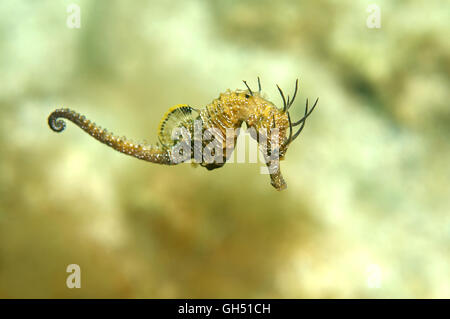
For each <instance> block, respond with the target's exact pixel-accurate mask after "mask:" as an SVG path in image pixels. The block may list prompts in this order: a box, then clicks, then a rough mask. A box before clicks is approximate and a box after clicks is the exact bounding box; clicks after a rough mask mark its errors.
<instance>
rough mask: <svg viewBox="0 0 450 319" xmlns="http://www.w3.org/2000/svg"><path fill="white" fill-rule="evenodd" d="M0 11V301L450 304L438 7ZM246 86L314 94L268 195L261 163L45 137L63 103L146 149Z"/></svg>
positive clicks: (101, 4)
mask: <svg viewBox="0 0 450 319" xmlns="http://www.w3.org/2000/svg"><path fill="white" fill-rule="evenodd" d="M71 4H76V5H78V6H79V8H80V18H81V20H80V21H81V25H80V28H69V27H68V25H67V21H68V19H69V17H70V16H71V14H72V12H68V7H69V6H70V5H71ZM370 4H376V5H378V7H379V9H380V11H379V12H380V17H381V20H380V21H381V27H380V28H369V27H368V26H367V20H368V18H369V17H370V15H371V13H370V12H368V11H367V8H368V6H369V5H370ZM0 16H1V18H0V83H1V87H0V147H1V152H0V176H1V177H0V181H1V182H0V298H450V287H449V283H450V214H449V213H450V196H449V194H450V193H449V186H450V183H449V181H450V147H449V137H450V105H449V101H450V93H449V92H450V90H449V87H450V77H449V75H450V41H449V40H448V34H449V31H450V22H449V21H450V2H448V1H444V0H442V1H418V0H415V1H413V0H412V1H395V2H394V1H381V0H376V1H358V2H355V1H350V0H347V1H336V0H320V1H309V2H306V1H294V0H280V1H269V0H240V1H237V0H231V1H219V0H210V1H207V0H188V1H174V0H170V1H133V2H130V1H128V2H127V1H119V0H117V1H105V0H102V1H87V0H84V1H82V0H72V1H49V0H48V1H16V0H14V1H13V0H5V1H1V2H0ZM258 76H259V77H261V82H262V88H263V91H264V93H265V94H266V95H267V97H268V98H269V99H270V100H271V101H273V102H274V103H275V104H276V105H278V106H280V105H282V104H281V98H280V95H279V93H278V91H277V88H276V86H275V84H279V85H280V87H281V88H283V89H284V90H285V92H287V93H290V92H292V90H293V88H294V83H295V79H296V78H299V79H300V91H299V94H298V96H297V100H296V103H295V104H294V105H293V107H292V111H291V114H292V116H293V119H299V118H300V117H301V116H302V114H303V112H304V107H305V101H306V98H309V100H310V101H311V100H315V99H316V98H317V97H319V98H320V101H319V105H318V107H317V108H316V110H315V111H314V113H313V114H312V116H311V117H310V118H309V120H308V122H307V123H306V126H305V129H304V130H303V132H302V134H301V135H300V137H299V138H298V139H297V140H296V141H295V143H293V144H292V146H291V147H290V148H289V151H288V153H287V155H286V159H285V160H284V161H283V162H282V163H281V169H282V172H283V175H284V178H285V179H286V182H287V184H288V188H287V189H286V190H284V191H282V192H277V191H276V190H275V189H274V188H273V187H272V186H271V185H270V180H269V177H268V176H267V175H265V174H261V173H260V168H261V167H262V166H263V165H262V164H260V163H246V164H238V163H235V164H226V165H225V166H224V167H223V168H221V169H217V170H213V171H207V170H206V169H204V168H201V167H198V168H193V167H191V165H189V164H183V165H178V166H173V167H169V166H158V165H155V164H151V163H147V162H144V161H139V160H137V159H134V158H131V157H128V156H125V155H123V154H119V153H117V152H115V151H113V150H112V149H110V148H108V147H106V146H105V145H103V144H100V143H99V142H97V141H95V140H94V139H93V138H91V137H90V136H88V135H87V134H85V133H84V132H82V131H81V130H80V129H79V128H78V127H76V126H75V125H73V124H72V123H69V122H68V123H67V129H66V131H65V132H64V133H62V134H55V133H54V132H52V131H51V130H50V129H49V127H48V125H47V117H48V115H49V114H50V113H51V112H52V111H53V110H54V109H56V108H61V107H68V108H71V109H74V110H76V111H78V112H80V113H82V114H85V115H86V116H87V117H88V118H89V119H91V120H93V121H95V122H96V123H98V124H99V125H102V126H103V127H106V128H108V130H110V131H113V132H114V133H116V134H118V135H119V136H122V135H125V136H127V137H129V138H131V139H136V140H141V139H146V140H147V141H149V142H156V141H157V134H156V131H157V126H158V123H159V120H160V118H161V117H162V116H163V114H164V113H165V112H166V111H167V109H168V108H169V107H171V106H173V105H175V104H179V103H186V104H189V105H192V106H196V107H203V106H205V105H206V104H208V103H210V102H211V101H212V100H213V99H214V98H216V97H218V95H219V94H220V93H221V92H224V91H226V90H227V89H232V90H235V89H238V88H239V89H244V88H245V87H244V84H243V83H242V80H247V81H248V83H249V85H251V86H252V87H256V83H257V82H256V79H257V77H258ZM243 138H244V137H243ZM243 142H244V143H245V138H244V140H243ZM249 143H251V142H249ZM69 264H78V265H79V266H80V268H81V284H82V287H81V288H80V289H69V288H68V287H67V286H66V278H67V276H68V275H69V273H67V272H66V267H67V265H69Z"/></svg>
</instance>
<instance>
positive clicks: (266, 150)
mask: <svg viewBox="0 0 450 319" xmlns="http://www.w3.org/2000/svg"><path fill="white" fill-rule="evenodd" d="M244 83H245V82H244ZM245 84H246V83H245ZM258 84H259V88H260V89H259V91H258V92H253V91H252V90H251V89H250V88H249V87H248V86H247V88H248V89H247V90H236V91H230V90H227V91H226V92H224V93H222V94H220V96H219V97H218V98H216V99H214V100H213V101H212V102H211V103H210V104H208V105H207V106H206V107H205V108H203V109H201V110H198V109H195V108H193V107H191V106H189V105H186V104H179V105H176V106H174V107H172V108H170V109H169V110H168V112H167V113H166V114H165V115H164V117H163V118H162V120H161V122H160V125H159V128H158V138H159V143H157V144H155V145H147V144H144V143H134V142H131V141H129V140H128V139H126V138H120V137H117V136H115V135H114V134H113V133H110V132H108V131H107V130H106V129H102V128H101V127H99V126H97V125H96V124H95V123H93V122H91V121H89V120H88V119H86V118H85V116H83V115H81V114H79V113H77V112H75V111H72V110H70V109H57V110H55V111H54V112H52V113H51V114H50V116H49V117H48V124H49V126H50V128H51V129H52V130H53V131H55V132H62V131H63V130H64V129H65V123H64V121H63V120H61V119H59V118H65V119H68V120H69V121H71V122H73V123H74V124H76V125H77V126H79V127H80V128H81V129H82V130H84V131H85V132H86V133H88V134H89V135H91V136H92V137H94V138H95V139H96V140H98V141H100V142H102V143H104V144H106V145H108V146H110V147H112V148H113V149H115V150H116V151H118V152H121V153H124V154H127V155H130V156H133V157H136V158H138V159H142V160H145V161H148V162H152V163H157V164H165V165H176V164H178V163H179V162H180V161H179V160H178V159H177V156H175V153H174V147H175V146H176V145H177V142H179V140H177V139H174V138H173V136H172V132H173V129H175V128H179V129H185V131H186V132H187V133H188V134H189V136H190V137H193V136H194V135H195V134H196V131H195V129H196V127H195V125H197V124H196V123H199V125H200V131H201V136H203V133H204V132H205V131H206V130H208V129H212V128H213V129H215V130H216V132H220V134H219V135H220V136H222V137H223V138H222V139H220V140H219V143H221V147H222V154H223V156H222V157H221V158H219V159H215V160H214V161H213V162H211V161H205V160H204V159H202V158H199V159H197V158H196V157H195V154H196V153H195V150H196V148H197V150H198V148H200V154H202V149H204V148H205V147H206V146H207V144H208V141H205V140H201V143H200V144H196V143H194V141H195V139H193V142H192V145H191V146H193V147H192V148H191V152H190V153H189V154H185V155H186V158H189V159H196V160H199V161H200V163H199V164H200V165H201V166H204V167H206V168H207V169H209V170H210V169H215V168H219V167H222V166H223V165H224V164H225V162H226V160H227V159H228V157H229V156H230V154H231V152H232V150H233V149H232V148H233V147H234V145H235V144H236V143H235V142H236V140H237V137H238V131H236V130H237V129H238V128H240V127H241V126H242V124H243V123H244V122H245V123H246V125H247V127H248V128H253V129H254V131H255V132H257V136H253V137H254V138H257V137H258V135H259V134H260V132H263V133H261V134H267V138H266V139H265V140H264V141H265V143H264V144H263V143H260V148H261V151H263V154H265V158H266V164H267V166H268V167H269V172H270V177H271V184H272V185H273V186H274V187H275V188H276V189H277V190H282V189H285V188H286V183H285V181H284V179H283V177H282V175H281V172H280V168H279V160H282V159H284V156H285V154H286V151H287V148H288V146H289V144H290V143H291V142H292V140H293V139H295V138H296V137H297V136H298V134H299V133H300V131H301V130H302V129H303V126H304V124H305V120H306V118H307V117H308V116H309V114H311V112H312V110H313V109H314V107H315V105H316V104H317V101H316V104H314V106H313V108H312V109H311V111H310V112H308V106H307V107H306V111H305V116H304V117H303V118H302V119H301V120H300V121H298V122H296V123H294V124H292V123H291V120H290V116H289V113H288V109H289V107H290V105H292V103H293V101H294V99H295V95H296V92H297V82H296V90H295V93H294V95H293V98H292V100H290V98H289V97H288V100H287V102H286V100H285V98H284V94H283V93H282V91H281V90H280V93H281V95H282V97H283V102H284V107H283V109H278V108H277V107H276V106H275V105H274V104H273V103H272V102H270V101H268V100H267V99H265V98H264V97H263V96H262V95H261V87H260V83H259V79H258ZM246 85H247V84H246ZM299 124H301V128H300V130H299V131H298V132H297V133H296V134H295V135H294V137H293V138H292V126H295V125H299ZM227 129H228V131H227ZM230 129H232V130H234V131H235V132H236V134H235V135H234V136H232V138H233V140H234V141H233V142H234V143H232V144H231V146H230V143H226V142H227V141H226V139H225V136H227V134H229V130H230ZM274 129H277V130H278V135H275V137H278V139H277V140H275V145H278V147H277V148H276V149H275V151H276V153H277V155H278V157H276V158H275V159H273V158H272V157H270V156H271V154H273V153H274V150H273V147H272V145H271V143H272V142H274V140H273V139H270V138H269V137H270V136H271V134H272V131H274ZM288 130H290V132H289V135H288V136H287V132H288ZM272 138H273V137H272Z"/></svg>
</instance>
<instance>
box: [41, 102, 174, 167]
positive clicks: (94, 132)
mask: <svg viewBox="0 0 450 319" xmlns="http://www.w3.org/2000/svg"><path fill="white" fill-rule="evenodd" d="M61 118H65V119H67V120H69V121H71V122H73V123H74V124H75V125H77V126H79V127H80V128H81V129H82V130H83V131H85V132H86V133H88V134H89V135H90V136H92V137H93V138H95V139H96V140H98V141H100V142H102V143H103V144H106V145H108V146H110V147H112V148H113V149H115V150H116V151H118V152H120V153H124V154H127V155H130V156H133V157H136V158H138V159H141V160H144V161H148V162H152V163H157V164H165V165H175V164H177V162H175V161H173V159H172V156H171V152H170V150H169V149H166V148H162V147H159V146H151V145H146V144H141V143H133V142H130V141H128V140H127V139H126V138H120V137H116V136H114V134H113V133H110V132H108V131H107V130H106V129H103V128H101V127H100V126H97V125H96V124H95V123H93V122H91V121H89V120H88V119H86V117H85V116H84V115H81V114H79V113H77V112H75V111H72V110H70V109H58V110H55V111H53V112H52V113H51V114H50V116H49V117H48V125H49V126H50V128H51V129H52V130H53V131H55V132H58V133H59V132H62V131H64V129H65V128H66V123H65V122H64V121H63V120H62V119H61Z"/></svg>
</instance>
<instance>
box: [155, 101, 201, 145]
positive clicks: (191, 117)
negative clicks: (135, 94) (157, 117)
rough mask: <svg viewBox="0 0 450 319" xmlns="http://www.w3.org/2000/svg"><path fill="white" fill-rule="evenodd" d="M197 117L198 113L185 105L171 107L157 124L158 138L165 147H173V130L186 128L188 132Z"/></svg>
mask: <svg viewBox="0 0 450 319" xmlns="http://www.w3.org/2000/svg"><path fill="white" fill-rule="evenodd" d="M197 117H198V111H197V110H196V109H194V108H193V107H190V106H189V105H187V104H177V105H175V106H172V107H171V108H170V109H169V110H168V111H167V112H166V114H164V116H163V118H162V119H161V121H160V122H159V126H158V138H159V141H160V142H161V144H162V145H163V146H165V147H169V146H172V145H174V141H173V140H172V132H173V129H175V128H180V127H186V128H187V129H188V130H189V131H191V128H192V127H193V125H194V121H195V119H196V118H197Z"/></svg>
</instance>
